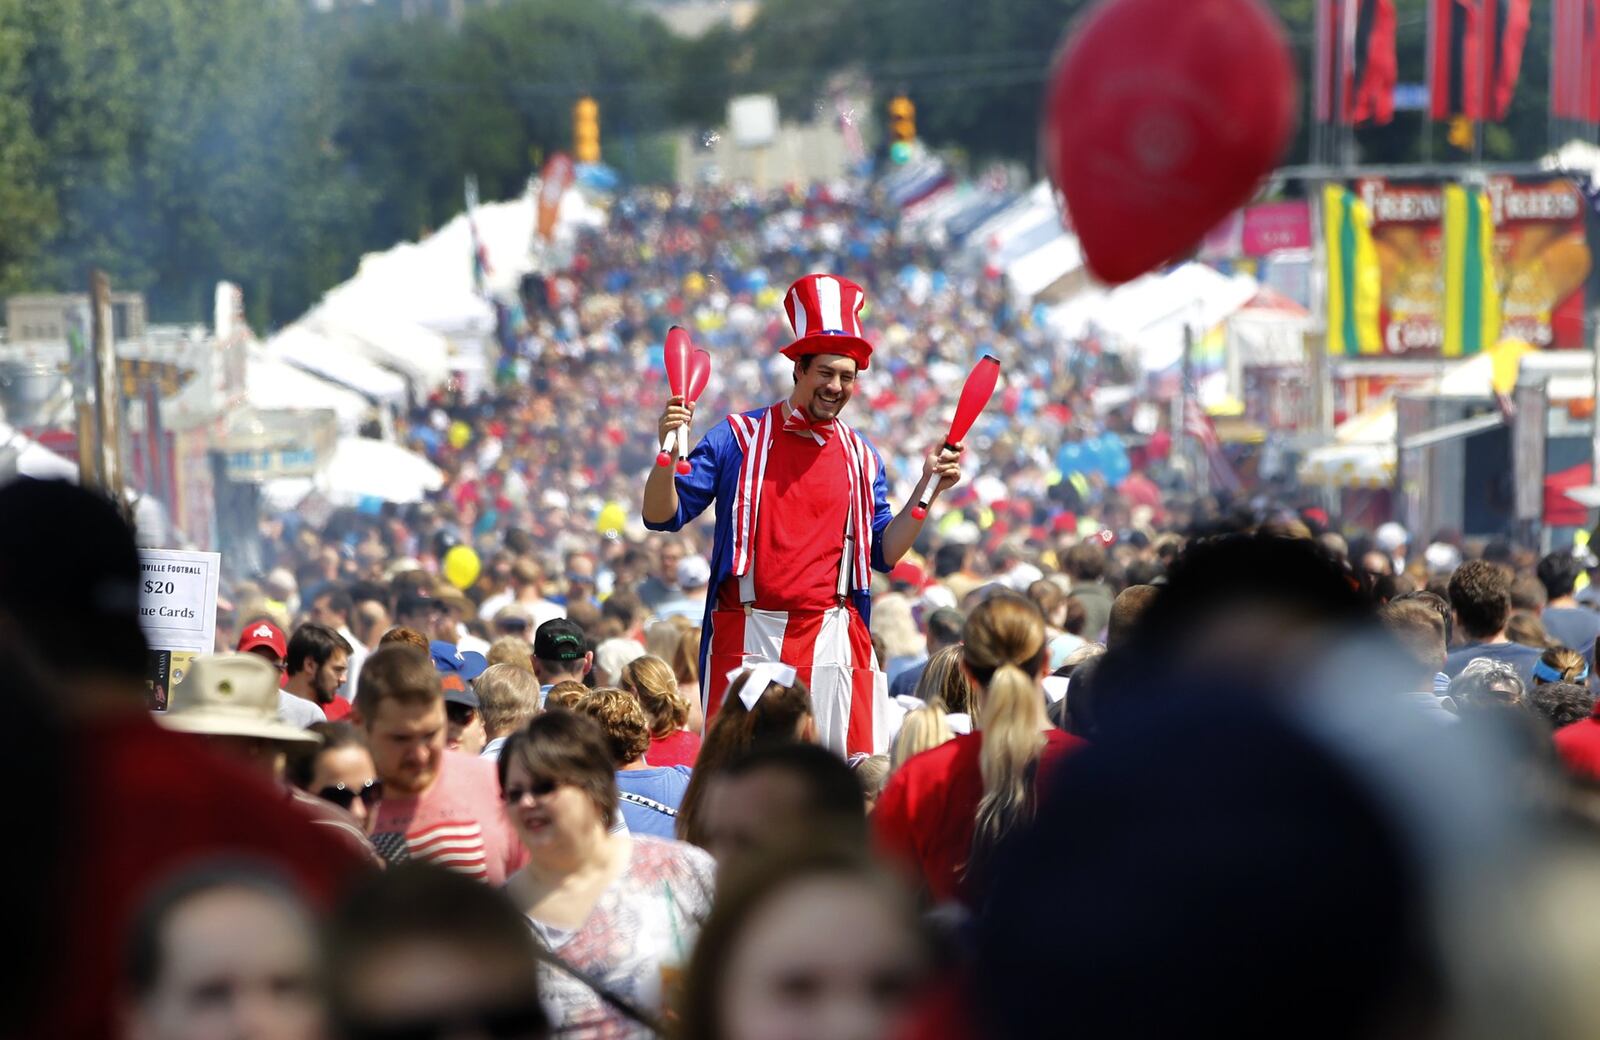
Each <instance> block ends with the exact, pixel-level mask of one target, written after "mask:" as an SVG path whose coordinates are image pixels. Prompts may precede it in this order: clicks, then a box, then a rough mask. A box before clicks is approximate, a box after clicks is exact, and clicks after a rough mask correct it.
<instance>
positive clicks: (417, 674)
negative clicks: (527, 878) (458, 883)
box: [352, 643, 527, 885]
mask: <svg viewBox="0 0 1600 1040" xmlns="http://www.w3.org/2000/svg"><path fill="white" fill-rule="evenodd" d="M444 705H445V701H444V690H443V689H442V687H441V686H440V677H439V673H438V671H436V670H435V668H434V663H433V660H432V658H431V657H429V655H428V654H425V653H423V652H422V651H421V650H418V649H417V648H415V647H412V646H407V645H404V644H399V643H391V644H388V645H385V646H380V647H379V648H378V650H377V652H376V653H374V654H373V655H372V656H371V657H369V658H367V663H366V664H364V665H362V667H361V676H360V678H359V679H357V680H356V703H355V713H354V715H353V716H352V721H354V722H355V724H356V725H358V726H360V727H361V728H362V729H364V730H365V731H366V734H367V747H368V749H369V750H371V752H372V761H373V764H374V765H376V766H377V770H378V779H379V780H382V781H383V801H381V802H379V803H378V807H377V809H376V810H374V815H373V817H372V824H371V826H370V828H369V830H370V831H371V833H372V843H373V844H374V845H376V846H377V848H378V851H379V852H380V853H381V854H382V855H383V857H384V859H386V860H388V861H389V862H390V863H399V862H401V861H403V860H422V861H425V862H429V863H434V864H436V865H438V866H441V867H445V868H447V869H450V870H454V871H457V872H459V873H463V874H467V875H468V876H470V877H474V878H477V879H479V880H482V881H487V882H489V883H490V884H492V885H499V884H501V883H503V882H504V881H505V879H506V877H507V876H508V875H510V874H512V873H513V872H515V871H516V870H517V869H518V868H519V867H521V866H522V863H523V861H524V860H525V859H526V858H527V852H526V850H525V849H523V847H522V843H521V842H520V841H518V840H517V836H516V833H515V832H514V831H513V830H512V829H511V822H510V821H509V820H508V819H507V818H506V814H505V805H504V803H503V802H502V801H501V800H500V780H499V777H498V776H497V775H496V772H495V764H494V763H493V762H491V761H489V760H488V759H484V758H479V757H477V756H476V755H468V754H465V753H463V752H460V751H449V750H446V748H445V730H446V726H447V719H446V715H445V707H444Z"/></svg>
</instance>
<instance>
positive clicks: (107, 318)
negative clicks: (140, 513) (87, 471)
mask: <svg viewBox="0 0 1600 1040" xmlns="http://www.w3.org/2000/svg"><path fill="white" fill-rule="evenodd" d="M89 319H90V325H91V328H92V330H93V336H92V338H91V342H90V350H89V359H90V366H91V371H92V372H93V373H94V403H95V426H96V429H95V436H96V437H97V438H98V440H97V443H96V448H97V449H98V456H99V469H100V474H99V476H100V488H101V490H102V491H104V492H105V493H106V494H107V495H110V496H111V500H112V501H113V502H115V503H116V504H117V508H119V509H121V510H122V511H123V512H124V514H126V513H127V512H128V511H129V509H128V504H127V500H126V498H125V497H124V495H123V484H122V422H121V411H122V409H121V407H120V405H121V389H122V388H121V386H120V384H119V381H118V379H117V351H116V342H115V337H114V329H113V327H112V317H111V279H109V278H107V277H106V273H105V272H104V271H101V270H98V269H96V270H94V271H91V272H89Z"/></svg>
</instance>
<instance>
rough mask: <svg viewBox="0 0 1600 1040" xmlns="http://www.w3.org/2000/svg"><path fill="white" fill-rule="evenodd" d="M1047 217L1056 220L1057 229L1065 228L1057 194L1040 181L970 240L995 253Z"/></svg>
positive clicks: (993, 217) (973, 232)
mask: <svg viewBox="0 0 1600 1040" xmlns="http://www.w3.org/2000/svg"><path fill="white" fill-rule="evenodd" d="M1045 217H1049V218H1050V219H1052V220H1054V221H1055V222H1056V226H1057V227H1059V226H1061V211H1060V210H1059V209H1057V207H1056V197H1055V192H1054V191H1053V190H1052V189H1051V187H1050V182H1049V181H1040V182H1039V183H1038V184H1035V185H1034V186H1033V187H1032V188H1031V189H1029V191H1028V192H1027V194H1025V195H1023V196H1022V197H1021V198H1019V199H1017V201H1016V202H1014V203H1012V204H1011V205H1009V206H1007V207H1006V208H1005V209H1003V210H1001V211H1000V212H999V213H996V214H995V215H994V216H992V217H990V218H989V219H988V220H986V221H984V222H983V223H982V224H979V225H978V226H977V227H976V228H974V229H973V231H972V234H971V235H969V236H968V239H967V240H968V241H969V242H971V243H973V245H974V246H976V247H977V248H979V249H983V250H986V251H989V252H990V253H991V254H992V253H993V252H994V251H996V250H999V249H1002V248H1004V247H1005V245H1006V243H1007V242H1009V241H1011V240H1012V239H1013V238H1015V237H1016V236H1017V235H1018V234H1020V233H1022V232H1023V231H1026V230H1027V229H1028V228H1030V227H1033V226H1035V225H1037V224H1038V223H1039V222H1040V221H1041V220H1042V219H1043V218H1045Z"/></svg>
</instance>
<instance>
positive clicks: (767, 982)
mask: <svg viewBox="0 0 1600 1040" xmlns="http://www.w3.org/2000/svg"><path fill="white" fill-rule="evenodd" d="M728 964H729V970H728V974H727V978H726V979H725V980H724V981H723V984H722V986H721V994H722V996H721V998H720V999H721V1002H722V1006H721V1009H720V1010H721V1013H720V1015H719V1018H720V1019H721V1021H722V1023H723V1025H724V1027H725V1036H726V1040H822V1038H827V1040H879V1038H882V1037H887V1036H889V1035H890V1032H891V1029H892V1028H893V1027H894V1025H895V1024H896V1021H897V1019H898V1017H899V1015H900V1014H901V1013H902V1012H903V1011H904V1010H905V1008H906V1005H907V1002H908V1000H909V999H910V998H911V995H912V992H913V989H914V988H915V986H916V984H917V982H918V979H919V974H920V967H921V965H920V961H919V957H918V950H917V944H916V940H915V937H914V936H912V935H911V934H910V933H909V932H908V931H907V929H906V925H905V924H904V923H903V922H902V921H901V920H899V919H897V918H896V917H895V915H894V913H893V911H892V910H891V909H890V908H888V907H886V906H885V905H884V900H883V894H882V892H880V891H877V890H875V889H873V888H872V887H871V886H870V885H867V884H864V883H863V882H862V881H860V880H859V879H855V878H843V877H822V878H816V879H814V880H809V881H803V882H801V883H799V884H796V885H794V886H793V887H791V888H789V889H788V890H787V891H784V892H783V893H781V894H779V895H778V896H776V897H775V898H773V899H772V900H771V901H770V902H768V903H766V904H765V905H764V906H762V907H761V908H760V909H759V910H758V911H757V912H756V914H755V915H754V917H753V918H752V919H751V921H750V922H749V923H748V924H747V925H746V926H745V928H744V934H743V935H742V936H741V937H740V939H739V941H738V942H737V943H735V945H734V947H733V951H732V955H731V956H730V957H729V961H728Z"/></svg>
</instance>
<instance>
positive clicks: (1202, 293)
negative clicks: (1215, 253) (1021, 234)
mask: <svg viewBox="0 0 1600 1040" xmlns="http://www.w3.org/2000/svg"><path fill="white" fill-rule="evenodd" d="M1258 289H1259V283H1257V282H1256V280H1255V279H1254V278H1251V277H1250V276H1249V275H1243V274H1239V275H1232V276H1229V275H1225V274H1222V273H1221V272H1219V271H1217V270H1216V269H1214V268H1211V267H1207V266H1206V265H1205V264H1200V263H1186V264H1180V265H1179V266H1177V267H1175V268H1173V269H1172V270H1170V271H1167V272H1164V273H1161V274H1148V275H1144V276H1143V277H1140V278H1136V279H1134V280H1133V281H1131V282H1128V283H1127V284H1125V285H1119V286H1116V287H1114V288H1106V287H1102V286H1093V287H1090V288H1087V289H1085V290H1083V291H1082V292H1080V293H1078V294H1077V295H1075V296H1073V297H1072V298H1071V299H1069V300H1067V301H1066V302H1065V303H1061V304H1059V305H1057V306H1055V307H1052V308H1051V309H1050V310H1049V311H1048V312H1047V315H1046V319H1045V320H1046V321H1047V322H1048V324H1049V326H1050V328H1051V329H1052V330H1053V331H1055V332H1056V333H1057V334H1058V335H1061V336H1063V337H1064V338H1067V339H1083V338H1086V337H1088V336H1089V335H1091V334H1092V335H1097V336H1099V337H1100V338H1101V340H1102V345H1103V346H1104V347H1105V348H1106V349H1109V350H1116V351H1119V352H1121V353H1124V354H1130V353H1131V354H1132V355H1133V357H1134V358H1135V359H1136V360H1137V361H1138V367H1139V368H1140V370H1141V371H1143V372H1145V373H1155V372H1164V371H1167V370H1169V369H1172V368H1174V367H1176V366H1177V365H1179V364H1180V363H1181V362H1182V360H1183V348H1184V335H1185V330H1186V329H1187V330H1190V331H1191V332H1192V333H1193V334H1194V335H1196V336H1200V335H1204V333H1205V332H1206V331H1207V330H1208V329H1211V328H1214V327H1215V326H1216V325H1218V324H1220V323H1221V322H1223V321H1225V320H1227V319H1228V318H1229V317H1231V316H1232V315H1233V314H1235V313H1236V312H1237V311H1239V309H1240V308H1242V307H1244V306H1245V305H1246V304H1247V303H1249V302H1250V300H1251V299H1253V298H1254V297H1255V295H1256V292H1257V290H1258Z"/></svg>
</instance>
